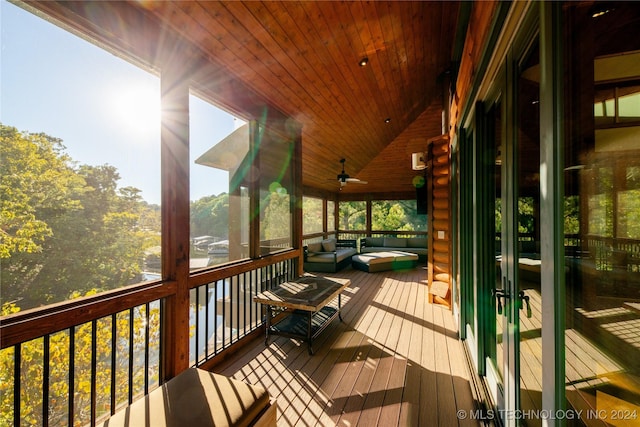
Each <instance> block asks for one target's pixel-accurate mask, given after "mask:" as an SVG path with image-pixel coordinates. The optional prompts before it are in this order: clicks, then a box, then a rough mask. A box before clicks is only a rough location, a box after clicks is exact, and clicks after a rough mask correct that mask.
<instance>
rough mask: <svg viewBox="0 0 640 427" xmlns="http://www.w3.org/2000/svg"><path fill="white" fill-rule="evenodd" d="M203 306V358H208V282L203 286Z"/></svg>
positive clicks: (209, 298) (209, 299)
mask: <svg viewBox="0 0 640 427" xmlns="http://www.w3.org/2000/svg"><path fill="white" fill-rule="evenodd" d="M204 295H205V306H204V341H205V344H204V360H207V359H208V358H209V301H211V297H210V296H209V284H208V283H207V284H206V285H205V286H204Z"/></svg>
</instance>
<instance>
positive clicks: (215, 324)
mask: <svg viewBox="0 0 640 427" xmlns="http://www.w3.org/2000/svg"><path fill="white" fill-rule="evenodd" d="M213 319H214V320H213V354H218V281H217V280H216V281H215V283H214V284H213Z"/></svg>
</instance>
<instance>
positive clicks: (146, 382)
mask: <svg viewBox="0 0 640 427" xmlns="http://www.w3.org/2000/svg"><path fill="white" fill-rule="evenodd" d="M149 311H150V305H149V303H146V304H145V305H144V314H145V321H144V394H145V395H147V394H149V328H150V327H151V326H150V323H151V314H150V313H149Z"/></svg>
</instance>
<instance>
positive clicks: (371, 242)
mask: <svg viewBox="0 0 640 427" xmlns="http://www.w3.org/2000/svg"><path fill="white" fill-rule="evenodd" d="M388 251H401V252H409V253H412V254H416V255H418V258H419V259H420V260H421V261H426V259H427V255H428V252H427V238H426V237H407V238H404V237H363V238H361V239H360V253H364V254H366V253H371V252H388Z"/></svg>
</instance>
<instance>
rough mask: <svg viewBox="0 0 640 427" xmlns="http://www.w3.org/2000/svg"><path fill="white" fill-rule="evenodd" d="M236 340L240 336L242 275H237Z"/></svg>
mask: <svg viewBox="0 0 640 427" xmlns="http://www.w3.org/2000/svg"><path fill="white" fill-rule="evenodd" d="M235 277H236V291H237V292H236V341H238V338H239V337H240V276H239V275H236V276H235Z"/></svg>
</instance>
